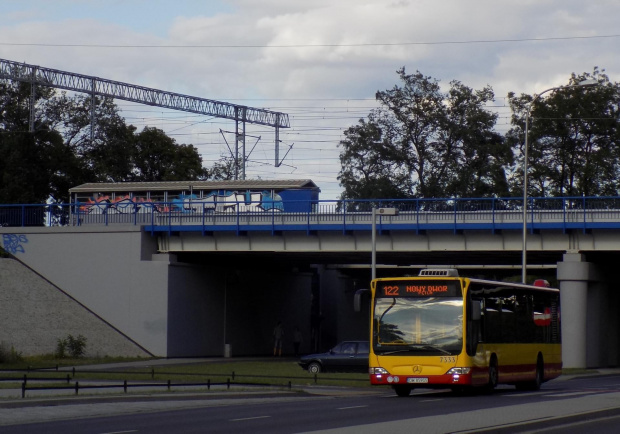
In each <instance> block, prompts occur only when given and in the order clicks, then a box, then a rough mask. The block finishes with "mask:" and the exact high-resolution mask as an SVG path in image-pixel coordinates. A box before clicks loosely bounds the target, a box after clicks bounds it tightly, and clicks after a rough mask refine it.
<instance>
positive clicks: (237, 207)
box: [79, 191, 284, 214]
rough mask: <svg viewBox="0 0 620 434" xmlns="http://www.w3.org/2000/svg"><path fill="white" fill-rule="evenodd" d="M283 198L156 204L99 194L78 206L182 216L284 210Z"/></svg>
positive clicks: (184, 198)
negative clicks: (180, 214) (172, 213)
mask: <svg viewBox="0 0 620 434" xmlns="http://www.w3.org/2000/svg"><path fill="white" fill-rule="evenodd" d="M283 210H284V205H283V202H282V198H281V197H280V195H279V194H277V193H273V194H272V193H271V192H269V191H263V192H236V191H233V192H226V193H224V194H221V193H218V192H211V193H210V194H208V195H207V196H204V197H202V198H199V197H198V196H196V195H195V194H189V195H185V194H181V195H179V197H178V198H175V199H172V200H171V201H170V202H167V203H161V202H155V201H153V200H152V199H146V198H141V197H130V196H129V195H126V196H117V197H116V198H114V199H112V198H110V196H105V195H100V196H97V197H93V198H89V199H88V202H86V203H80V204H79V211H80V213H84V214H136V213H137V214H147V213H148V214H150V213H151V212H153V211H155V212H169V211H172V212H183V213H198V214H202V213H207V212H214V213H236V212H265V211H283Z"/></svg>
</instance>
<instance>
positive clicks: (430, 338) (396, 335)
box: [373, 297, 463, 356]
mask: <svg viewBox="0 0 620 434" xmlns="http://www.w3.org/2000/svg"><path fill="white" fill-rule="evenodd" d="M373 320H374V333H373V349H374V351H375V353H376V354H378V355H388V354H394V355H399V354H402V355H405V356H406V355H412V354H417V355H442V354H449V355H456V354H460V352H461V349H462V347H463V299H462V298H461V297H459V298H453V297H380V298H376V299H375V306H374V319H373Z"/></svg>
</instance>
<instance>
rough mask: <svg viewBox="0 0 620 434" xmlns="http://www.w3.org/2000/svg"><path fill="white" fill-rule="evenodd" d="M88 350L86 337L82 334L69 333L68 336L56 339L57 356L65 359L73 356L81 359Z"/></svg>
mask: <svg viewBox="0 0 620 434" xmlns="http://www.w3.org/2000/svg"><path fill="white" fill-rule="evenodd" d="M85 350H86V338H85V337H84V336H82V335H78V336H77V337H73V335H68V336H67V337H66V338H64V339H61V338H59V339H58V340H57V341H56V354H55V355H56V357H57V358H59V359H64V358H65V357H72V358H74V359H79V358H80V357H83V356H84V353H85Z"/></svg>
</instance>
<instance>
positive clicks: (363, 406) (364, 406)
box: [336, 405, 368, 410]
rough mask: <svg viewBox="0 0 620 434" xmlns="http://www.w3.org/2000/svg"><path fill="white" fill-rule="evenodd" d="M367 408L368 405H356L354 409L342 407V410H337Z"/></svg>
mask: <svg viewBox="0 0 620 434" xmlns="http://www.w3.org/2000/svg"><path fill="white" fill-rule="evenodd" d="M366 407H368V406H367V405H355V406H353V407H340V408H337V409H336V410H351V409H353V408H366Z"/></svg>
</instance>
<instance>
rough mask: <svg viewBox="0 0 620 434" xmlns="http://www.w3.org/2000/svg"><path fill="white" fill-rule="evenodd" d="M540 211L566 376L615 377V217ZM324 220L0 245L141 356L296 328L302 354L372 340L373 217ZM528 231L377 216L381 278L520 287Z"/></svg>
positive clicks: (200, 349) (159, 225)
mask: <svg viewBox="0 0 620 434" xmlns="http://www.w3.org/2000/svg"><path fill="white" fill-rule="evenodd" d="M532 209H534V212H533V213H532V216H531V217H532V219H531V221H529V224H528V230H529V231H530V234H529V236H528V246H527V248H528V269H529V272H528V274H529V275H530V276H532V277H542V278H546V279H548V280H550V281H551V282H553V283H554V284H557V285H558V286H559V287H560V289H561V292H562V327H563V329H562V332H563V340H564V354H563V356H564V362H565V366H566V367H599V366H617V365H618V364H619V359H620V353H619V348H620V336H619V333H618V330H619V328H620V327H619V326H620V324H619V323H618V320H617V316H616V314H615V311H616V310H617V309H618V307H620V300H619V297H618V295H617V294H616V291H615V286H614V280H615V279H614V278H615V276H614V271H615V267H614V266H615V264H616V263H617V260H618V259H620V248H619V247H620V218H619V215H618V214H619V212H618V211H616V210H614V209H611V208H610V207H606V208H603V209H592V208H590V209H585V211H584V209H576V210H575V209H573V210H572V211H568V210H567V209H566V208H564V209H559V210H558V209H555V210H551V209H548V208H546V209H540V208H539V209H538V210H536V208H535V207H533V208H532ZM329 211H331V212H325V210H324V209H323V210H321V209H320V208H319V209H317V210H315V211H313V212H311V213H294V214H290V215H285V213H275V212H271V213H264V212H263V213H248V212H237V213H229V214H225V215H208V216H205V215H201V216H199V217H196V216H195V215H185V214H183V213H176V214H174V213H172V212H169V213H167V214H165V213H164V214H162V213H159V214H137V213H135V214H131V213H129V214H114V215H112V214H111V215H98V216H93V215H90V216H72V218H73V217H75V219H74V220H73V224H74V225H70V226H69V225H67V226H63V227H25V226H24V227H4V228H0V233H1V234H2V237H3V246H4V248H5V249H6V250H7V251H9V252H10V253H12V254H13V255H14V256H15V258H17V259H18V260H20V261H21V262H22V263H23V264H25V265H27V266H28V267H30V268H31V269H32V270H34V271H35V272H36V273H38V274H39V275H40V276H41V277H43V278H44V279H46V280H47V281H48V282H50V284H51V285H53V287H54V288H56V290H58V291H62V292H63V293H64V294H66V296H67V297H69V298H71V299H72V300H74V301H75V302H76V303H78V304H79V305H80V306H82V308H84V309H87V310H89V311H90V312H92V314H93V315H94V316H95V317H96V318H98V320H100V321H103V322H104V323H105V324H107V325H108V326H109V328H110V329H112V330H114V331H116V332H117V333H118V334H119V335H121V336H123V337H124V338H126V339H127V340H128V341H129V342H131V343H133V344H135V346H136V348H139V349H141V350H143V351H145V352H146V353H150V354H153V355H158V356H165V357H191V356H208V355H222V354H223V351H224V348H225V347H226V348H229V349H230V348H232V352H233V353H234V354H236V355H254V354H269V353H270V351H271V332H272V329H273V326H274V325H275V323H276V322H277V321H278V320H281V321H282V322H283V323H284V324H285V325H286V327H287V331H288V338H290V337H291V335H292V331H293V328H294V327H295V326H299V327H300V328H301V330H302V333H303V335H304V344H303V350H304V351H306V352H307V351H311V350H314V349H316V348H324V347H327V346H329V345H331V344H332V343H334V342H336V341H338V340H342V339H351V338H365V337H366V336H367V335H366V333H367V329H368V318H366V315H363V314H359V313H355V312H353V309H352V305H353V301H352V300H353V293H354V292H355V290H356V289H359V288H362V287H367V285H368V281H369V279H370V267H369V264H370V252H371V233H370V227H371V222H370V213H369V212H364V211H356V212H345V211H340V212H338V211H336V210H335V209H333V208H331V209H329ZM77 217H80V218H77ZM520 218H521V217H520V214H519V212H518V210H514V211H511V210H505V209H504V210H501V209H492V210H488V209H486V210H485V209H482V210H480V209H478V210H458V212H456V211H454V210H443V211H424V210H414V211H409V212H407V211H405V212H401V214H400V215H399V216H395V217H382V218H381V220H380V221H378V225H377V231H378V236H377V263H378V272H377V274H378V276H379V277H381V276H388V275H406V274H413V275H415V274H417V272H418V269H420V268H425V267H428V266H451V267H456V268H459V269H460V270H461V274H462V275H468V276H476V277H478V276H484V277H486V278H494V279H503V278H510V277H513V278H517V279H518V276H519V275H520V271H521V248H522V244H521V236H522V233H521V230H520V222H519V219H520ZM3 277H4V276H3ZM2 340H4V338H2ZM102 352H104V349H102Z"/></svg>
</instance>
